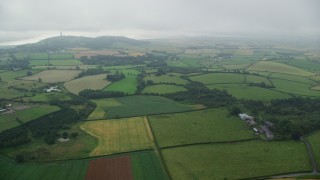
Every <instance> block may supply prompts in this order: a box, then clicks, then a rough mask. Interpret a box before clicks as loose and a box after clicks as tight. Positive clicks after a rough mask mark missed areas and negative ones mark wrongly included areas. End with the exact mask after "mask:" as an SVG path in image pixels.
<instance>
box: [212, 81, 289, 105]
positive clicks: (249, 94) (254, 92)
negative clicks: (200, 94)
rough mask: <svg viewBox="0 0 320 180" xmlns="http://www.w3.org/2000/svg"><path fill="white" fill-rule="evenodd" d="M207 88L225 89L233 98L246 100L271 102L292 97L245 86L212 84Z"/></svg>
mask: <svg viewBox="0 0 320 180" xmlns="http://www.w3.org/2000/svg"><path fill="white" fill-rule="evenodd" d="M207 87H208V88H209V89H220V90H223V89H225V90H227V91H228V93H230V94H231V95H232V96H233V97H235V98H237V99H245V100H260V101H269V100H271V99H286V98H289V97H291V96H290V95H288V94H286V93H282V92H278V91H274V90H271V89H266V88H261V87H257V86H248V85H245V84H212V85H207Z"/></svg>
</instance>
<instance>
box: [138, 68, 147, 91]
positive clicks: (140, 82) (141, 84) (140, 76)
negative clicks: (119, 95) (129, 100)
mask: <svg viewBox="0 0 320 180" xmlns="http://www.w3.org/2000/svg"><path fill="white" fill-rule="evenodd" d="M144 77H145V74H144V73H140V74H138V75H137V90H136V94H140V93H141V91H142V90H143V89H144V88H145V87H146V82H145V81H144V80H143V78H144Z"/></svg>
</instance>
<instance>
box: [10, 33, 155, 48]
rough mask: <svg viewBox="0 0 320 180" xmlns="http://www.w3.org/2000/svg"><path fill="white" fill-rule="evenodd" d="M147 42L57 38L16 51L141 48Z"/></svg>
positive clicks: (105, 37) (118, 39) (123, 39)
mask: <svg viewBox="0 0 320 180" xmlns="http://www.w3.org/2000/svg"><path fill="white" fill-rule="evenodd" d="M147 44H149V42H147V41H140V40H135V39H130V38H127V37H122V36H100V37H96V38H90V37H77V36H58V37H52V38H47V39H44V40H42V41H39V42H37V43H34V44H25V45H20V46H17V47H16V48H15V50H16V51H57V50H63V49H68V48H75V47H85V48H89V49H103V48H112V47H123V46H124V47H125V46H130V45H134V46H142V45H147Z"/></svg>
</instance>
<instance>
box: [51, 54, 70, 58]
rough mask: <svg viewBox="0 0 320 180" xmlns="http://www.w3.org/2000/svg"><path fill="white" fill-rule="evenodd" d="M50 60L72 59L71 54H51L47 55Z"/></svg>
mask: <svg viewBox="0 0 320 180" xmlns="http://www.w3.org/2000/svg"><path fill="white" fill-rule="evenodd" d="M49 58H50V59H73V58H74V56H73V54H68V53H53V54H49Z"/></svg>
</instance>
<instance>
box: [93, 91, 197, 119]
mask: <svg viewBox="0 0 320 180" xmlns="http://www.w3.org/2000/svg"><path fill="white" fill-rule="evenodd" d="M109 99H110V98H109ZM115 99H116V101H117V103H116V105H115V104H112V105H109V104H107V103H106V104H103V103H102V104H103V105H102V106H100V107H97V108H100V110H101V109H104V110H105V111H106V113H107V117H108V118H118V117H131V116H144V115H149V114H161V113H170V112H181V111H188V110H192V109H199V108H202V106H199V105H187V104H180V103H178V102H175V101H172V100H169V99H167V98H164V97H159V96H127V97H120V98H115ZM101 100H102V99H101ZM106 100H108V99H106ZM104 116H105V115H104ZM90 117H92V116H91V115H90Z"/></svg>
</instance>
